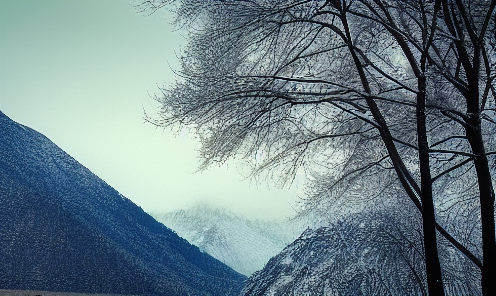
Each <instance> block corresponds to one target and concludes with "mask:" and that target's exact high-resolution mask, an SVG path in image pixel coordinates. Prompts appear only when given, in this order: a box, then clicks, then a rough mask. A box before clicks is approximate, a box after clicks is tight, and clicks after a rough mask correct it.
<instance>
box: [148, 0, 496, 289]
mask: <svg viewBox="0 0 496 296" xmlns="http://www.w3.org/2000/svg"><path fill="white" fill-rule="evenodd" d="M165 4H167V3H166V2H162V1H159V0H157V1H154V0H150V1H146V2H144V3H143V4H142V7H145V8H146V9H150V10H151V11H154V10H156V9H158V8H160V7H162V6H164V5H165ZM495 5H496V0H491V1H488V0H455V1H447V0H433V1H430V0H429V1H428V0H412V1H388V0H376V1H366V0H362V1H354V0H332V1H325V2H323V1H322V2H319V1H305V0H303V1H292V2H274V1H226V2H224V1H215V2H204V1H183V2H181V3H180V4H178V5H177V6H176V7H175V9H176V13H177V16H178V18H177V23H178V24H179V25H181V26H185V27H187V28H188V29H189V36H188V38H189V43H188V45H187V47H186V48H185V49H184V52H183V53H182V55H181V67H182V68H181V71H180V72H179V76H180V77H181V78H180V80H179V81H178V82H177V83H176V84H175V85H174V86H172V87H170V88H165V89H163V95H162V96H159V97H157V100H159V101H160V102H162V111H161V115H162V119H160V120H156V121H154V123H156V124H158V125H164V126H166V125H172V124H177V123H179V124H181V125H183V126H192V127H194V128H195V129H196V131H197V133H198V134H199V135H200V137H201V140H202V151H201V155H202V157H203V159H204V163H203V165H204V167H208V166H209V165H210V164H212V163H216V162H224V161H226V160H227V159H229V158H231V157H240V158H244V159H245V160H247V161H249V162H251V163H252V164H253V173H254V174H257V173H261V172H270V173H271V174H272V175H273V176H276V177H279V180H280V181H282V183H283V184H284V183H287V182H290V181H291V180H292V178H294V176H295V174H296V173H297V172H298V171H299V170H305V171H306V172H307V173H308V175H309V176H311V179H312V180H314V181H315V182H318V183H319V184H321V186H320V187H318V190H317V191H315V192H314V193H313V195H312V198H314V199H325V200H332V201H334V202H333V203H331V204H333V205H335V202H336V201H337V200H341V201H342V198H340V197H343V196H347V197H349V195H343V194H337V193H339V192H345V191H346V192H354V193H355V195H357V194H358V193H363V192H364V188H367V189H365V190H369V189H373V190H370V192H379V193H380V191H381V189H382V188H385V187H384V186H391V185H390V184H392V182H389V181H388V180H393V181H394V180H397V181H399V183H400V184H401V185H402V188H403V189H404V191H405V193H406V195H407V196H408V197H409V199H410V200H411V202H413V204H414V205H415V206H416V208H417V209H418V210H419V211H420V213H421V215H422V225H423V226H422V229H423V245H424V252H425V266H426V281H427V287H428V292H429V294H430V295H443V294H444V287H443V277H442V268H441V264H440V262H441V261H443V260H440V258H439V252H438V249H439V246H438V238H437V235H436V229H437V233H439V234H440V235H442V236H443V237H444V238H446V239H447V240H448V241H449V242H450V243H451V244H452V245H453V246H454V247H455V248H457V249H458V250H459V251H460V252H462V253H463V254H464V255H465V256H467V258H469V259H470V260H471V261H472V262H473V264H475V265H476V266H477V267H478V268H480V269H481V281H482V292H483V294H484V295H496V287H495V283H494V280H493V279H494V278H496V246H495V227H494V189H493V186H494V185H493V177H492V174H493V171H494V169H493V171H491V168H494V167H495V166H494V164H495V154H496V149H495V148H496V147H495V144H496V143H495V140H494V128H495V126H494V125H495V124H496V120H495V114H496V104H495V93H496V91H495V73H496V70H495V68H496V67H495V65H496V64H495V60H496V58H495V56H496V50H495V39H496V37H495V36H494V35H495V34H496V25H495V17H494V15H495ZM372 172H373V174H372ZM391 172H394V174H391ZM460 179H463V180H465V181H466V182H465V183H463V184H461V183H460V182H459V180H460ZM323 184H325V187H324V185H323ZM357 184H361V185H360V187H358V186H357ZM379 193H378V194H376V195H372V196H371V195H368V199H373V198H376V199H377V198H379V199H380V198H381V194H379ZM347 202H348V204H349V202H350V201H347ZM464 211H467V212H468V213H470V214H466V213H467V212H464ZM460 225H461V226H462V227H460ZM468 225H470V226H468ZM467 227H468V228H469V229H470V230H468V229H467ZM462 229H465V230H463V231H464V232H462ZM448 230H449V232H448ZM479 237H480V239H479ZM481 245H482V246H481ZM480 258H482V262H481V260H480Z"/></svg>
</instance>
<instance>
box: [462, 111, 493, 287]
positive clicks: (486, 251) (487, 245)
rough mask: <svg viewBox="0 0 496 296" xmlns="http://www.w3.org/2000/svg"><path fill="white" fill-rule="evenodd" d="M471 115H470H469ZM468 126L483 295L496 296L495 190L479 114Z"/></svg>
mask: <svg viewBox="0 0 496 296" xmlns="http://www.w3.org/2000/svg"><path fill="white" fill-rule="evenodd" d="M469 114H470V113H469ZM470 116H471V117H472V118H471V120H470V121H469V122H468V124H467V126H466V136H467V139H468V141H469V143H470V146H471V148H472V152H473V153H474V154H475V155H476V157H475V160H474V164H475V170H476V172H477V179H478V183H479V194H480V197H479V198H480V206H481V224H482V253H483V258H482V294H483V295H484V296H496V243H495V223H494V188H493V186H492V179H491V173H490V170H489V164H488V161H487V157H486V155H485V153H486V151H485V148H484V142H483V139H482V134H481V123H480V117H479V115H478V114H477V113H475V114H473V113H472V114H470Z"/></svg>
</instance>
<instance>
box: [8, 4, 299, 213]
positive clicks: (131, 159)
mask: <svg viewBox="0 0 496 296" xmlns="http://www.w3.org/2000/svg"><path fill="white" fill-rule="evenodd" d="M168 21H170V19H168V17H167V16H166V14H161V15H160V14H157V15H153V16H149V17H146V16H144V15H142V14H139V13H137V12H136V9H134V8H133V7H132V6H131V5H130V4H129V3H128V2H127V1H126V0H106V1H102V0H99V1H97V0H84V1H83V0H80V1H76V0H72V1H71V0H30V1H28V0H0V110H2V111H3V112H4V113H5V114H6V115H7V116H9V117H10V118H12V119H13V120H15V121H17V122H19V123H21V124H24V125H27V126H29V127H31V128H33V129H35V130H37V131H39V132H41V133H42V134H44V135H46V136H47V137H48V138H50V139H51V140H52V141H53V142H55V144H57V145H58V146H59V147H61V148H62V149H64V150H65V151H66V152H67V153H69V154H70V155H71V156H73V157H74V158H75V159H76V160H78V161H79V162H80V163H82V164H83V165H84V166H86V167H87V168H89V169H90V170H91V171H92V172H94V173H95V174H97V175H98V176H99V177H100V178H102V179H103V180H105V181H106V182H107V183H108V184H109V185H111V186H112V187H114V188H115V189H117V190H118V191H119V192H120V193H122V194H123V195H125V196H127V197H128V198H130V199H131V200H133V201H134V202H135V203H137V204H138V205H140V206H142V207H143V208H144V209H145V210H147V211H168V210H172V209H177V208H183V207H187V206H190V205H193V204H194V203H196V202H199V201H202V202H207V203H212V204H214V205H221V206H224V207H227V208H229V209H232V210H234V211H236V212H238V213H242V214H245V215H247V216H251V217H257V218H267V219H270V218H282V217H287V216H289V215H291V214H292V213H293V212H294V211H293V210H292V207H291V205H293V206H294V204H295V200H296V199H297V198H296V193H295V190H294V189H290V190H280V189H277V188H275V187H273V186H272V187H270V188H268V186H267V185H261V186H259V187H258V188H257V186H255V185H254V184H253V182H251V183H250V181H242V182H241V180H242V179H243V177H242V176H241V175H240V174H239V173H238V171H237V170H236V168H235V166H236V164H235V163H232V164H231V165H230V167H231V168H229V169H228V168H226V167H222V168H212V169H210V170H209V171H207V172H204V173H196V174H194V171H195V170H196V168H197V165H198V160H197V153H196V151H195V149H197V148H198V143H196V142H195V141H194V140H193V139H191V138H188V137H187V136H185V135H180V136H179V137H176V138H175V137H174V136H172V134H171V133H170V132H169V131H168V130H166V131H163V130H158V129H155V127H153V126H152V125H150V124H145V123H143V107H144V108H145V109H146V111H147V113H149V114H150V115H154V113H155V107H156V106H157V105H156V103H155V102H154V101H153V100H152V99H151V98H150V96H149V94H153V93H156V92H157V91H158V88H157V86H158V85H163V84H164V83H172V82H173V81H174V76H173V73H172V71H171V70H170V68H169V64H170V65H171V66H172V67H176V66H177V64H176V61H175V59H176V56H175V51H178V50H179V49H180V44H181V43H183V44H184V42H185V41H184V39H183V38H182V37H181V35H180V34H179V33H178V32H173V28H172V26H171V25H169V24H168Z"/></svg>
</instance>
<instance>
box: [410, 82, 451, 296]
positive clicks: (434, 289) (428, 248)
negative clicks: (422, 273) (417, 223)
mask: <svg viewBox="0 0 496 296" xmlns="http://www.w3.org/2000/svg"><path fill="white" fill-rule="evenodd" d="M425 82H426V78H425V76H420V77H419V78H418V88H419V93H418V95H417V139H418V148H419V163H420V190H421V192H422V194H421V197H420V198H421V201H422V209H423V211H422V223H423V230H424V248H425V266H426V272H427V288H428V291H429V295H431V296H434V295H444V287H443V279H442V276H441V265H440V263H439V254H438V250H437V238H436V217H435V211H434V201H433V196H432V180H431V169H430V161H429V143H428V141H427V129H426V115H425V99H426V97H425V96H426V94H425V89H426V84H425Z"/></svg>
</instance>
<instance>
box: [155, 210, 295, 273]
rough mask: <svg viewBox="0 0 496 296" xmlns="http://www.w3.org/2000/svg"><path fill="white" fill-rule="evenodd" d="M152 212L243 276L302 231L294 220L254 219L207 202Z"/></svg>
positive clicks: (263, 262) (276, 252)
mask: <svg viewBox="0 0 496 296" xmlns="http://www.w3.org/2000/svg"><path fill="white" fill-rule="evenodd" d="M151 215H152V216H153V217H155V219H157V220H158V221H160V222H162V223H164V225H166V226H167V227H169V228H171V229H172V230H174V231H175V232H177V233H178V234H179V235H180V236H181V237H183V238H185V239H187V240H188V241H189V242H190V243H191V244H193V245H195V246H198V247H199V248H200V250H202V251H203V252H205V253H208V254H210V255H211V256H213V257H215V258H217V259H218V260H220V261H222V262H224V263H225V264H227V265H228V266H230V267H232V268H233V269H234V270H236V271H237V272H239V273H241V274H244V275H250V274H252V273H253V272H255V271H257V270H260V269H262V268H263V267H264V265H265V263H267V261H269V259H270V258H271V257H273V256H275V255H277V254H278V253H279V252H281V251H282V250H283V249H284V248H285V247H286V246H287V245H288V244H290V243H291V242H292V241H293V240H294V239H295V238H296V237H297V236H298V235H299V233H300V232H301V229H300V228H301V227H300V226H298V224H297V223H295V222H289V221H262V220H251V219H248V218H246V217H242V216H239V215H236V214H234V213H232V212H229V211H227V210H224V209H219V208H214V207H211V206H208V205H206V204H200V205H196V206H194V207H192V208H189V209H183V210H177V211H173V212H169V213H151Z"/></svg>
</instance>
